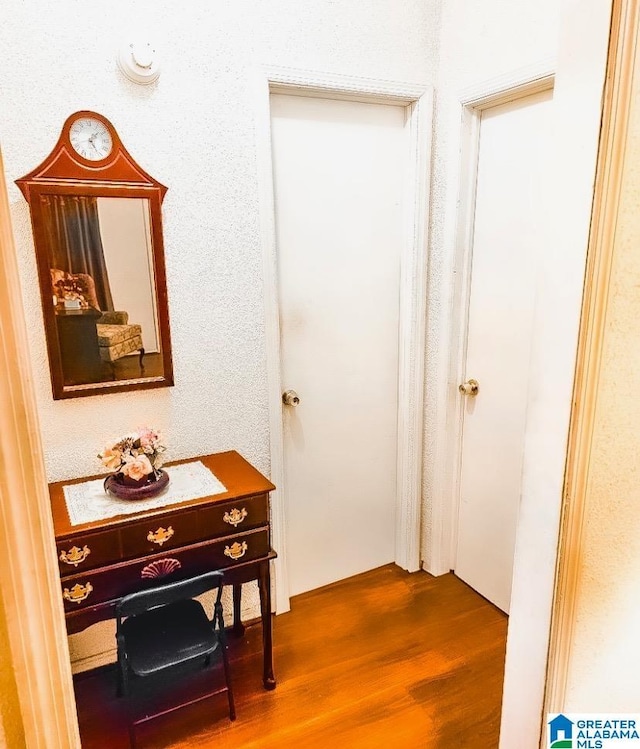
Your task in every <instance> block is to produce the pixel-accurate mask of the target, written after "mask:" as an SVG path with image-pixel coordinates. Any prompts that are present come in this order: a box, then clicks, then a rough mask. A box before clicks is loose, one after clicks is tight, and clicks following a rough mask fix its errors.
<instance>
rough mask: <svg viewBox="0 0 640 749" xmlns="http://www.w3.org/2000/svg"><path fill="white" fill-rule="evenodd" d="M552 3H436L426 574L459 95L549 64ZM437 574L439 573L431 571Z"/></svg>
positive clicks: (448, 308)
mask: <svg viewBox="0 0 640 749" xmlns="http://www.w3.org/2000/svg"><path fill="white" fill-rule="evenodd" d="M559 5H560V3H559V2H558V0H539V2H529V1H528V0H484V2H481V3H471V2H468V1H467V0H445V1H444V2H443V4H442V15H441V36H440V54H439V68H438V76H437V81H436V97H435V132H434V140H433V148H434V155H433V177H432V180H433V182H432V195H431V197H432V205H431V234H430V257H429V293H428V316H427V322H428V333H427V336H428V337H427V352H428V354H427V361H426V372H425V380H426V390H425V396H426V410H425V431H424V435H425V442H424V455H425V483H424V500H425V501H424V506H423V534H422V535H423V544H422V552H423V559H425V560H426V564H427V568H429V569H430V568H431V551H432V547H431V533H432V529H433V517H432V497H433V495H434V492H437V493H438V495H440V494H441V493H446V492H447V491H448V490H449V488H450V487H448V486H447V485H446V484H445V485H443V484H441V483H438V485H434V484H433V476H434V473H436V474H437V473H439V472H441V466H442V463H443V460H445V459H446V458H445V454H446V451H447V447H448V446H447V444H446V441H445V440H444V439H443V434H442V427H443V424H444V423H445V420H446V414H447V409H448V408H450V407H451V399H452V398H457V397H458V394H457V386H458V383H455V382H452V383H447V380H448V376H449V357H450V356H451V350H450V347H449V346H450V343H451V333H452V329H451V326H452V297H451V293H452V290H453V261H454V257H455V254H456V243H455V222H456V209H457V200H458V188H459V168H460V134H461V114H462V110H461V105H460V99H461V95H462V92H463V91H464V90H465V89H468V88H469V87H473V86H477V85H478V84H482V83H484V82H486V81H490V80H493V79H496V78H499V77H501V76H505V75H506V74H509V73H512V72H513V71H516V70H519V69H521V68H525V67H528V66H531V65H535V64H537V63H539V62H541V61H544V60H549V59H553V58H554V57H555V55H556V52H557V42H558V10H559ZM434 571H436V572H443V571H445V570H442V569H437V570H434Z"/></svg>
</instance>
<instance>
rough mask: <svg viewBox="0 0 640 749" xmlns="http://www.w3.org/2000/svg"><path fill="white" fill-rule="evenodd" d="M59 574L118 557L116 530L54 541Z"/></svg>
mask: <svg viewBox="0 0 640 749" xmlns="http://www.w3.org/2000/svg"><path fill="white" fill-rule="evenodd" d="M56 549H57V557H58V567H59V569H60V574H61V575H62V576H64V575H71V574H74V572H76V571H78V570H90V569H93V568H95V567H102V566H104V565H105V564H108V563H109V562H114V561H118V560H119V559H120V539H119V536H118V531H117V530H110V531H103V532H101V533H84V534H82V535H81V536H74V537H72V538H68V539H63V540H61V541H57V542H56Z"/></svg>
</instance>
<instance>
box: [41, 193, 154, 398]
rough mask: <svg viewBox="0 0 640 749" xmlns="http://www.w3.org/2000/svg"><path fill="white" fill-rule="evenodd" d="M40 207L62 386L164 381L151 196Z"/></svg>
mask: <svg viewBox="0 0 640 749" xmlns="http://www.w3.org/2000/svg"><path fill="white" fill-rule="evenodd" d="M40 202H41V215H42V223H43V228H44V233H45V237H46V245H47V257H48V270H49V274H50V278H51V303H52V306H53V311H54V315H55V329H56V335H57V338H58V347H59V352H60V363H61V367H62V381H63V386H64V387H69V386H77V385H86V384H91V383H100V382H105V383H109V382H114V381H128V380H135V379H138V378H146V377H162V375H163V358H162V342H161V336H160V330H159V324H158V307H157V300H156V294H155V276H154V263H153V251H152V242H153V239H152V232H151V215H150V207H149V199H148V198H128V197H102V196H94V195H69V194H64V195H57V194H44V195H40Z"/></svg>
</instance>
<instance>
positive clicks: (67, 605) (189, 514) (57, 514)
mask: <svg viewBox="0 0 640 749" xmlns="http://www.w3.org/2000/svg"><path fill="white" fill-rule="evenodd" d="M190 460H200V461H202V463H204V465H205V466H207V468H209V469H210V470H211V471H212V472H213V473H214V475H215V476H217V478H218V479H219V480H220V481H221V482H222V483H223V484H224V486H225V487H226V489H227V491H226V492H225V493H224V494H216V495H215V496H210V497H202V498H200V499H193V500H189V501H186V502H181V503H179V504H173V505H167V506H166V507H161V508H159V509H156V510H147V511H141V512H137V513H135V514H132V515H120V516H117V517H113V518H109V519H106V520H99V521H95V522H90V523H83V524H81V525H71V523H70V520H69V515H68V513H67V506H66V502H65V498H64V492H63V489H62V487H63V486H64V485H65V484H72V483H79V482H81V481H87V478H83V479H77V480H76V481H61V482H58V483H55V484H50V486H49V492H50V495H51V507H52V512H53V522H54V528H55V536H56V547H57V556H58V565H59V569H60V587H61V594H62V597H63V600H64V609H65V616H66V620H67V631H68V632H69V634H72V633H75V632H80V631H81V630H83V629H85V628H86V627H88V626H89V625H91V624H94V623H96V622H99V621H102V620H104V619H110V618H113V616H114V607H115V604H116V602H117V600H118V599H119V598H120V597H122V596H123V595H126V594H128V593H133V592H135V591H137V590H142V589H143V588H145V587H152V586H153V585H154V584H157V583H158V579H159V578H162V580H163V581H170V580H179V579H181V578H184V577H190V576H192V575H197V574H200V573H203V572H207V571H210V570H216V569H222V570H223V571H224V576H225V584H228V585H232V586H233V614H234V622H233V629H234V632H235V633H236V634H238V635H240V634H242V633H243V631H244V628H243V626H242V623H241V621H240V595H241V590H242V584H243V583H246V582H249V581H250V580H257V581H258V587H259V591H260V612H261V617H262V644H263V656H264V672H263V683H264V686H265V689H274V688H275V686H276V682H275V678H274V675H273V656H272V631H271V579H270V571H269V562H270V560H271V559H274V558H275V556H276V554H275V552H274V551H273V549H272V548H271V532H270V513H269V492H270V491H272V490H273V489H275V487H274V485H273V484H272V483H271V482H270V481H269V480H268V479H267V478H265V477H264V476H263V475H262V474H261V473H259V472H258V471H257V470H256V469H255V468H253V466H251V465H250V464H249V463H248V462H247V461H246V460H245V459H244V458H243V457H242V456H240V455H239V454H238V453H237V452H235V451H231V452H226V453H218V454H216V455H207V456H203V457H198V458H190V459H189V460H184V461H177V462H181V463H188V462H189V461H190ZM90 478H99V477H98V476H93V477H90Z"/></svg>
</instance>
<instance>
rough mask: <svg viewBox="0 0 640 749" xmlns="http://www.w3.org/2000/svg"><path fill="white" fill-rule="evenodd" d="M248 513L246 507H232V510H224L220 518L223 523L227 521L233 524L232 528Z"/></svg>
mask: <svg viewBox="0 0 640 749" xmlns="http://www.w3.org/2000/svg"><path fill="white" fill-rule="evenodd" d="M248 514H249V513H248V512H247V509H246V507H243V508H242V509H241V510H239V509H238V508H237V507H234V508H233V510H229V512H225V514H224V516H223V518H222V519H223V520H224V522H225V523H229V525H233V527H234V528H237V527H238V526H239V525H240V523H241V522H242V521H243V520H244V519H245V518H246V517H247V515H248Z"/></svg>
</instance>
